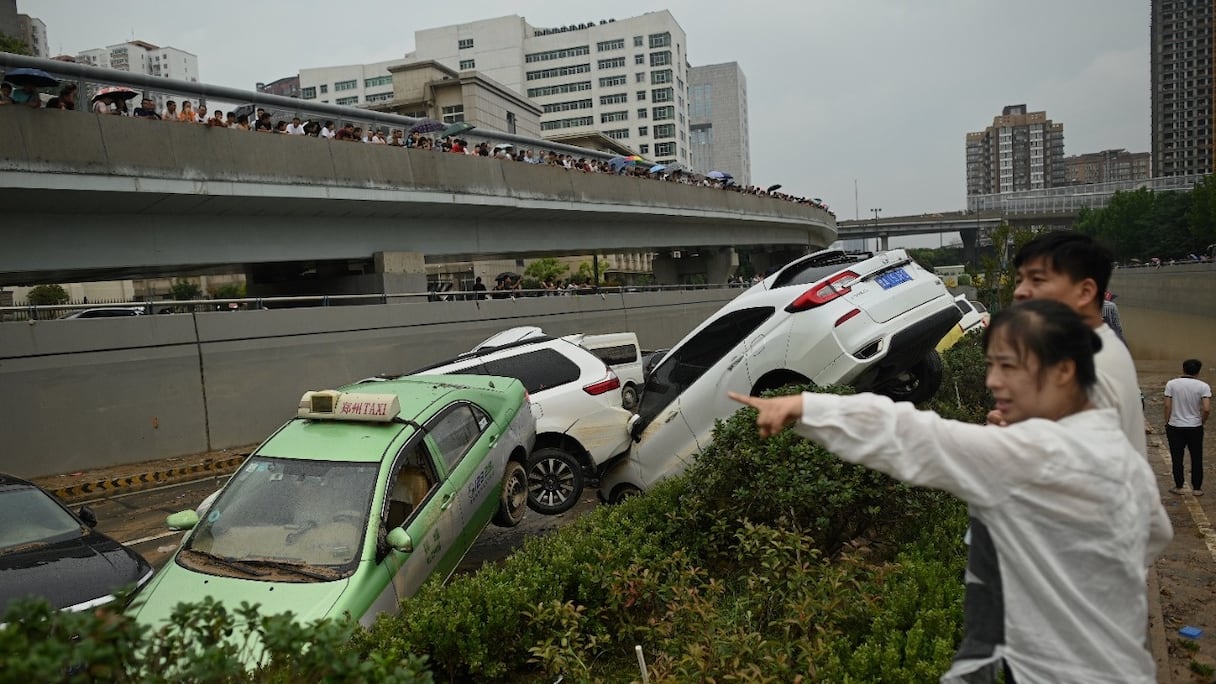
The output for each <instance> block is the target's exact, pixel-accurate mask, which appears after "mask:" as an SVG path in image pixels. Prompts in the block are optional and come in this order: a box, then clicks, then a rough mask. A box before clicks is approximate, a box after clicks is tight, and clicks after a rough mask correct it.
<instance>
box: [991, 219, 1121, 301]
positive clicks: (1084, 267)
mask: <svg viewBox="0 0 1216 684" xmlns="http://www.w3.org/2000/svg"><path fill="white" fill-rule="evenodd" d="M1040 258H1042V259H1046V260H1047V263H1048V264H1049V265H1050V266H1051V269H1052V270H1053V271H1057V272H1059V273H1063V274H1065V275H1067V276H1068V277H1069V278H1070V279H1071V280H1072V281H1073V282H1080V281H1082V280H1085V279H1086V278H1089V279H1092V280H1093V281H1094V284H1095V285H1097V286H1098V293H1097V295H1095V301H1097V302H1099V303H1101V301H1102V296H1103V293H1105V292H1106V288H1107V286H1108V285H1109V284H1110V274H1111V271H1112V270H1113V268H1114V266H1113V264H1114V260H1115V257H1114V255H1113V254H1111V252H1110V250H1109V249H1107V248H1105V247H1103V246H1102V245H1100V244H1098V242H1097V241H1096V240H1094V239H1093V238H1091V237H1089V236H1088V235H1084V234H1082V233H1078V232H1076V231H1071V230H1053V231H1049V232H1046V233H1043V234H1042V235H1040V236H1038V237H1036V238H1035V239H1033V240H1031V241H1030V242H1027V243H1026V244H1025V245H1024V246H1023V247H1022V248H1021V249H1019V250H1018V253H1017V256H1015V257H1013V267H1014V268H1021V267H1022V265H1023V264H1025V263H1026V262H1028V261H1034V260H1035V259H1040Z"/></svg>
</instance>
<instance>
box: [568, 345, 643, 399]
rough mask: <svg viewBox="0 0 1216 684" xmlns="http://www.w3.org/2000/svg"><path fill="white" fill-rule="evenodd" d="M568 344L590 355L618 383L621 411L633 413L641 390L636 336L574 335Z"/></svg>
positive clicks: (640, 363)
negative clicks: (618, 379) (604, 366)
mask: <svg viewBox="0 0 1216 684" xmlns="http://www.w3.org/2000/svg"><path fill="white" fill-rule="evenodd" d="M562 339H566V340H569V341H571V342H573V343H575V344H577V345H578V346H580V347H582V348H583V349H586V350H587V351H589V352H591V353H592V355H594V356H595V357H596V358H598V359H599V360H601V361H603V362H604V364H605V365H607V366H608V367H609V368H611V369H612V371H613V372H614V373H616V376H617V377H618V378H620V379H621V408H624V409H626V410H628V411H632V410H634V409H635V408H637V407H638V393H639V392H641V390H642V381H643V380H642V349H641V347H640V346H638V336H637V334H635V333H631V332H616V333H603V334H600V335H588V334H585V333H576V334H574V335H566V336H564V337H563V338H562Z"/></svg>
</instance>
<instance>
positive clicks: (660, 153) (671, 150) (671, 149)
mask: <svg viewBox="0 0 1216 684" xmlns="http://www.w3.org/2000/svg"><path fill="white" fill-rule="evenodd" d="M675 153H676V144H675V143H674V142H662V143H655V146H654V154H655V156H656V157H670V156H673V155H675Z"/></svg>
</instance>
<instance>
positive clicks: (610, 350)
mask: <svg viewBox="0 0 1216 684" xmlns="http://www.w3.org/2000/svg"><path fill="white" fill-rule="evenodd" d="M588 351H590V352H591V354H592V355H593V356H595V357H596V358H597V359H599V360H600V361H603V362H604V363H606V364H608V365H609V366H619V365H621V364H625V363H637V361H638V348H637V347H635V346H633V345H632V344H621V345H617V346H615V347H598V348H596V349H589V350H588Z"/></svg>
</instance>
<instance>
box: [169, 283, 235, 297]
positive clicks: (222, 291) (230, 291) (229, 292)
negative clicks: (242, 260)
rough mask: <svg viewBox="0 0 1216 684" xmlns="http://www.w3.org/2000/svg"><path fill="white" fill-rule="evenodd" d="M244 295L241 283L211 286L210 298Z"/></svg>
mask: <svg viewBox="0 0 1216 684" xmlns="http://www.w3.org/2000/svg"><path fill="white" fill-rule="evenodd" d="M244 296H245V285H244V284H242V283H224V284H223V285H219V286H216V287H213V288H211V298H212V299H240V298H242V297H244ZM176 298H177V297H175V299H176Z"/></svg>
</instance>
